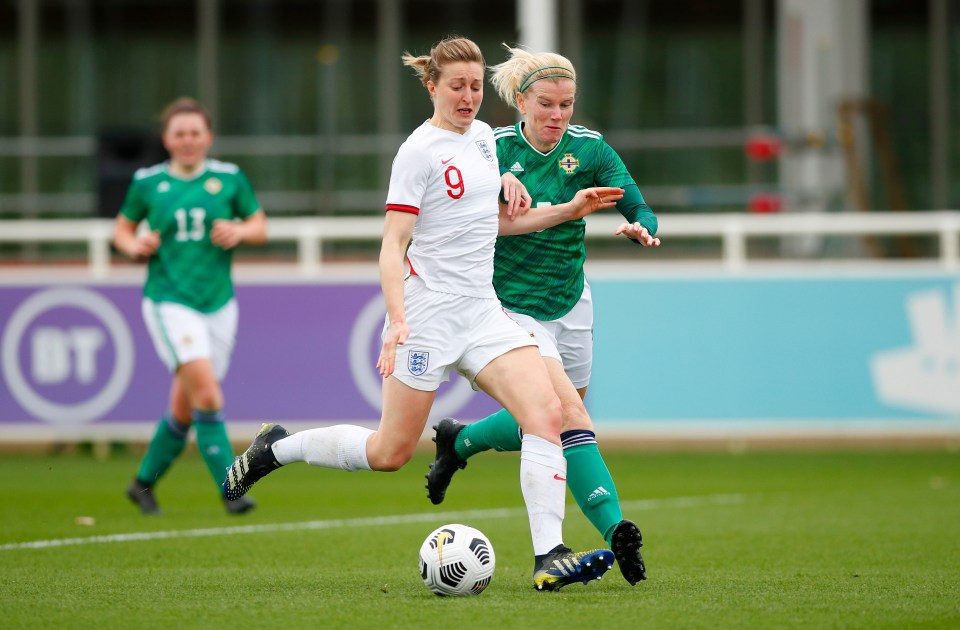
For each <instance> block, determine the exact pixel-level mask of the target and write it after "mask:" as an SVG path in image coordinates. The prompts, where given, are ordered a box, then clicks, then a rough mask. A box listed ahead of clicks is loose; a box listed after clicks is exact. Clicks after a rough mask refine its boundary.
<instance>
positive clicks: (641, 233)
mask: <svg viewBox="0 0 960 630" xmlns="http://www.w3.org/2000/svg"><path fill="white" fill-rule="evenodd" d="M621 234H623V235H624V236H626V237H627V238H629V239H632V240H634V241H637V242H638V243H640V244H641V245H643V246H644V247H660V239H659V238H656V237H654V236H652V235H651V234H650V232H649V231H647V228H645V227H643V226H642V225H640V224H639V223H621V224H620V226H619V227H618V228H617V231H616V232H614V235H616V236H620V235H621Z"/></svg>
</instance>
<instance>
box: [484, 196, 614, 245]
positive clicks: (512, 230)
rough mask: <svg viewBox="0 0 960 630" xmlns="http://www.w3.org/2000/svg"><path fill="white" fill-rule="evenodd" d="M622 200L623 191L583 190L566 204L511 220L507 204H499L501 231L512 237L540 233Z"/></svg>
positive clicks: (502, 234)
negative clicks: (506, 207) (512, 235)
mask: <svg viewBox="0 0 960 630" xmlns="http://www.w3.org/2000/svg"><path fill="white" fill-rule="evenodd" d="M622 197H623V189H622V188H612V187H607V186H602V187H597V188H584V189H583V190H578V191H577V194H576V195H575V196H574V198H573V199H571V200H570V201H568V202H566V203H559V204H556V205H549V206H537V207H536V208H531V209H530V211H529V212H527V213H526V214H524V215H522V216H518V217H514V218H513V219H511V218H509V217H508V216H507V215H506V210H505V206H504V204H500V231H499V234H500V235H501V236H506V235H510V234H527V233H529V232H537V231H539V230H544V229H546V228H549V227H553V226H555V225H559V224H561V223H564V222H566V221H572V220H574V219H582V218H583V217H585V216H587V215H588V214H591V213H593V212H596V211H597V210H602V209H604V208H613V207H615V206H616V205H617V201H619V200H620V199H621V198H622Z"/></svg>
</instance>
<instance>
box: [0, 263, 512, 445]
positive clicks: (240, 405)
mask: <svg viewBox="0 0 960 630" xmlns="http://www.w3.org/2000/svg"><path fill="white" fill-rule="evenodd" d="M0 298H2V299H0V334H2V363H0V373H2V377H3V378H2V380H0V439H3V438H4V437H11V436H12V434H11V433H6V434H5V432H9V431H10V430H11V429H12V428H13V427H18V428H19V429H21V430H22V429H24V428H29V427H30V426H31V425H33V426H37V427H45V428H53V429H54V433H56V430H60V431H61V432H63V433H65V434H70V435H74V434H76V433H77V429H79V428H87V429H90V428H99V429H101V430H103V429H107V431H106V434H108V435H109V434H110V431H109V427H110V425H117V424H125V425H129V424H131V423H133V424H136V425H142V426H143V427H148V426H150V425H152V424H153V423H155V422H156V421H157V419H158V418H159V417H160V415H161V414H162V413H163V412H164V410H165V409H166V405H167V397H168V392H169V386H170V375H169V374H168V372H167V370H166V368H165V367H164V366H163V364H162V363H161V362H160V359H159V358H158V357H157V355H156V352H155V351H154V348H153V343H152V341H151V340H150V337H149V335H148V333H147V330H146V328H145V325H144V323H143V320H142V317H141V313H140V308H141V307H140V304H141V287H140V285H117V284H96V283H83V284H71V285H58V284H55V285H33V286H30V285H23V286H5V287H0ZM237 299H238V302H239V307H240V323H239V330H238V335H237V343H236V347H235V350H234V354H233V358H232V361H231V365H230V370H229V372H228V374H227V376H226V378H225V379H224V382H223V388H224V394H225V399H226V404H225V412H226V415H227V417H228V419H230V420H237V421H251V422H255V421H260V420H267V419H269V420H271V421H280V422H284V421H290V422H293V423H300V424H301V425H302V424H304V423H306V424H310V423H316V424H318V425H319V424H329V423H331V422H341V421H346V422H362V423H374V422H376V421H378V420H379V418H380V381H381V378H380V376H379V375H378V374H377V372H376V369H375V364H376V359H377V354H378V352H379V349H380V333H381V330H382V328H383V321H384V311H385V309H384V306H383V300H382V297H381V295H380V290H379V285H378V284H376V283H375V282H370V283H351V284H345V283H332V284H322V283H315V282H314V283H302V284H276V283H270V284H266V283H265V284H238V286H237ZM497 408H498V406H497V405H496V404H495V403H494V401H493V400H491V399H490V398H489V397H487V396H486V395H485V394H482V393H477V392H474V391H473V390H472V389H471V388H470V386H469V384H468V383H467V382H466V380H465V379H463V378H461V377H460V376H457V375H454V377H453V378H452V379H451V381H450V383H448V384H445V385H444V386H443V387H442V388H441V389H440V391H439V392H438V396H437V400H436V403H435V405H434V410H433V412H432V414H431V417H432V418H440V417H443V416H445V415H456V416H458V417H461V418H480V417H483V416H484V415H486V414H487V413H490V412H491V411H494V410H496V409H497ZM82 432H83V431H81V433H82ZM47 433H49V431H48V432H47Z"/></svg>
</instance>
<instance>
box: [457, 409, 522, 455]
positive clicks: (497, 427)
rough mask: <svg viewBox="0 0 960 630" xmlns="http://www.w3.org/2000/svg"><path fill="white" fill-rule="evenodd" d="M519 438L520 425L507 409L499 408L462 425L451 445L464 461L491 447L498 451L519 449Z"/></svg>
mask: <svg viewBox="0 0 960 630" xmlns="http://www.w3.org/2000/svg"><path fill="white" fill-rule="evenodd" d="M520 439H521V438H520V426H519V425H518V424H517V421H516V420H514V419H513V416H511V415H510V412H509V411H507V410H506V409H501V410H500V411H498V412H496V413H495V414H493V415H489V416H487V417H486V418H484V419H483V420H480V421H478V422H474V423H473V424H468V425H466V426H465V427H463V429H461V431H460V433H458V434H457V440H456V442H455V443H454V445H453V446H454V449H456V451H457V455H459V456H460V459H462V460H464V461H466V460H467V459H469V458H471V457H473V456H474V455H476V454H477V453H482V452H483V451H489V450H490V449H491V448H492V449H495V450H498V451H519V450H520Z"/></svg>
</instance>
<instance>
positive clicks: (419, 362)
mask: <svg viewBox="0 0 960 630" xmlns="http://www.w3.org/2000/svg"><path fill="white" fill-rule="evenodd" d="M429 364H430V353H429V352H424V351H423V350H411V351H410V352H409V354H407V369H408V370H410V373H411V374H413V375H414V376H420V375H422V374H423V373H424V372H426V371H427V367H428V366H429Z"/></svg>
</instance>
